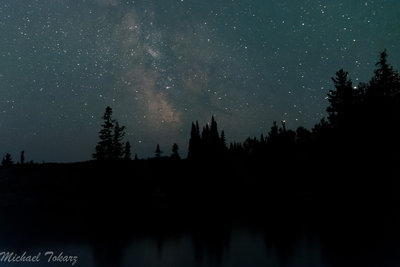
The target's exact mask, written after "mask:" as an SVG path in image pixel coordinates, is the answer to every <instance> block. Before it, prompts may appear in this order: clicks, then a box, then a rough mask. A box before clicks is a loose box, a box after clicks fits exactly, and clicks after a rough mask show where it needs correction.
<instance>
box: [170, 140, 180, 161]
mask: <svg viewBox="0 0 400 267" xmlns="http://www.w3.org/2000/svg"><path fill="white" fill-rule="evenodd" d="M178 150H179V147H178V144H177V143H174V144H173V145H172V154H171V158H173V159H180V158H181V156H179V152H178Z"/></svg>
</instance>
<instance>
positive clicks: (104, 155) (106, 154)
mask: <svg viewBox="0 0 400 267" xmlns="http://www.w3.org/2000/svg"><path fill="white" fill-rule="evenodd" d="M101 126H102V129H101V130H100V132H99V138H100V141H99V142H98V144H97V146H96V152H95V153H94V154H93V158H94V159H97V160H107V159H112V157H113V130H114V121H113V119H112V109H111V107H109V106H107V107H106V111H105V112H104V115H103V124H102V125H101Z"/></svg>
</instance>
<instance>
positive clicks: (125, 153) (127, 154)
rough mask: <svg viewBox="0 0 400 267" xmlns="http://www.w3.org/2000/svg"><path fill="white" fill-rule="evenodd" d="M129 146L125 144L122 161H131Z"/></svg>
mask: <svg viewBox="0 0 400 267" xmlns="http://www.w3.org/2000/svg"><path fill="white" fill-rule="evenodd" d="M131 156H132V153H131V144H130V143H129V141H128V142H126V143H125V149H124V159H125V160H131Z"/></svg>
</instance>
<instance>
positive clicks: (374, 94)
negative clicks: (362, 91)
mask: <svg viewBox="0 0 400 267" xmlns="http://www.w3.org/2000/svg"><path fill="white" fill-rule="evenodd" d="M376 66H377V67H378V68H377V69H376V70H375V71H374V74H375V75H374V77H373V78H372V79H371V81H370V82H369V86H368V90H367V94H368V97H369V98H372V99H376V98H378V99H380V98H382V97H394V96H396V95H398V94H399V93H400V76H399V73H398V72H397V71H395V70H393V67H392V66H390V65H389V64H388V62H387V53H386V50H384V51H382V52H381V54H380V59H379V61H378V63H376Z"/></svg>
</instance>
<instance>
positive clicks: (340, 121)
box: [326, 69, 355, 126]
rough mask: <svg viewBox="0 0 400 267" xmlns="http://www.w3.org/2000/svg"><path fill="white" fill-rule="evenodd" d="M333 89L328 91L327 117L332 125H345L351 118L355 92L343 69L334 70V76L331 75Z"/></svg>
mask: <svg viewBox="0 0 400 267" xmlns="http://www.w3.org/2000/svg"><path fill="white" fill-rule="evenodd" d="M332 81H333V83H334V86H335V90H330V91H329V93H328V101H329V103H330V106H328V108H327V109H326V111H327V112H328V115H329V116H328V119H329V121H330V123H331V124H332V125H334V126H341V125H347V124H348V123H349V122H348V120H349V119H351V117H352V116H351V110H352V107H353V104H354V100H355V99H354V98H355V92H354V90H353V85H352V82H351V80H350V79H348V72H345V71H344V70H343V69H341V70H339V71H338V72H336V77H335V78H333V77H332Z"/></svg>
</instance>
